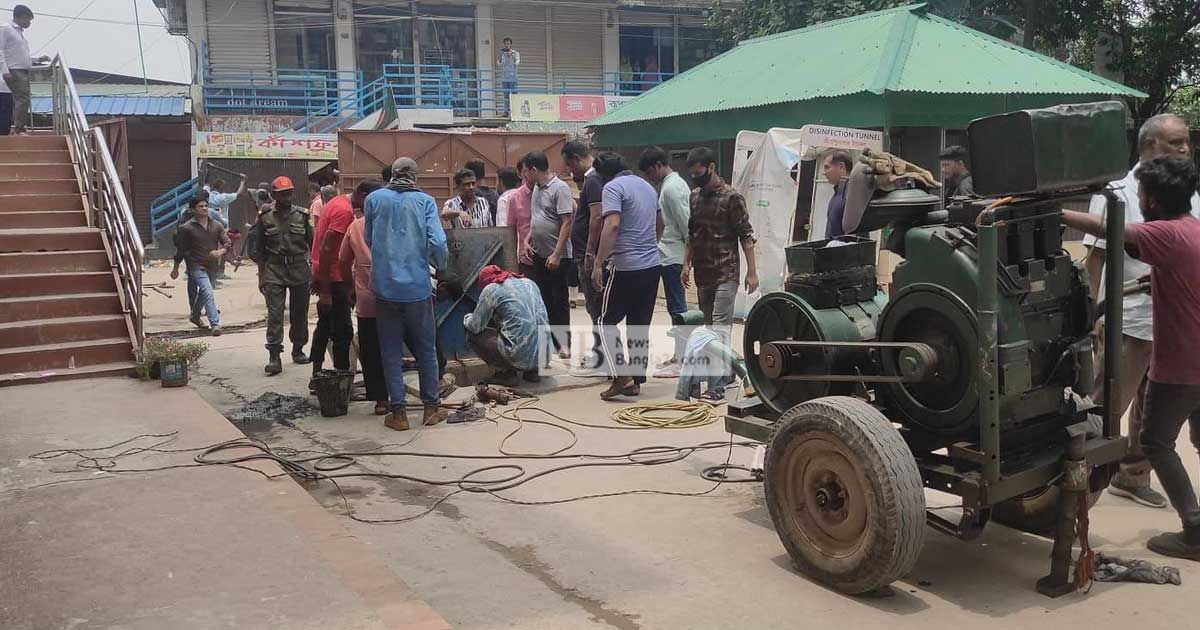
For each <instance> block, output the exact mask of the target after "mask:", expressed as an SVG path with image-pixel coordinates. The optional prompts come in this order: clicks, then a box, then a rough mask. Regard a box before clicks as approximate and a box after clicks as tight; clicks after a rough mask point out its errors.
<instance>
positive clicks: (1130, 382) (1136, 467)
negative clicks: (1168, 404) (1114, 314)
mask: <svg viewBox="0 0 1200 630" xmlns="http://www.w3.org/2000/svg"><path fill="white" fill-rule="evenodd" d="M1097 330H1098V333H1099V334H1098V335H1097V343H1096V347H1097V348H1098V351H1097V353H1096V366H1097V367H1098V368H1099V369H1097V370H1096V380H1095V382H1094V385H1093V387H1092V396H1093V397H1094V398H1097V399H1098V398H1099V397H1100V396H1102V395H1103V393H1104V350H1105V349H1104V325H1103V324H1101V325H1100V326H1099V327H1098V329H1097ZM1153 346H1154V344H1153V342H1150V341H1147V340H1145V339H1138V338H1137V337H1130V336H1129V335H1121V349H1120V352H1121V354H1120V357H1121V383H1120V391H1119V392H1117V408H1118V409H1120V410H1121V412H1122V413H1124V412H1125V410H1126V409H1128V410H1129V415H1128V418H1129V428H1128V429H1127V430H1126V432H1125V435H1127V436H1129V452H1128V453H1127V454H1126V455H1125V457H1124V459H1122V460H1121V471H1120V473H1118V475H1117V479H1116V480H1115V483H1117V484H1118V485H1121V486H1124V487H1134V488H1146V487H1149V486H1150V461H1149V460H1147V459H1146V454H1145V453H1143V452H1142V445H1141V442H1140V441H1139V439H1138V436H1139V435H1141V433H1142V417H1143V413H1142V412H1143V407H1144V406H1145V384H1146V370H1147V369H1149V367H1150V350H1151V348H1153ZM1130 403H1132V405H1131V404H1130Z"/></svg>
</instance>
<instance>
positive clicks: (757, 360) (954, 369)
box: [726, 102, 1129, 597]
mask: <svg viewBox="0 0 1200 630" xmlns="http://www.w3.org/2000/svg"><path fill="white" fill-rule="evenodd" d="M968 134H969V144H970V150H971V156H972V162H973V169H972V174H973V176H974V183H975V189H976V191H977V193H978V194H979V195H981V196H982V197H983V198H981V199H966V200H956V202H955V203H952V204H948V209H946V210H938V207H939V205H940V204H939V198H938V197H937V196H935V195H933V194H930V193H929V192H927V191H926V190H925V188H926V185H925V184H926V183H927V182H930V181H931V179H930V178H929V177H928V172H926V171H924V170H923V169H920V168H914V167H912V166H911V165H909V164H907V163H906V162H904V161H903V160H900V159H897V158H894V157H893V156H890V155H888V154H870V153H868V154H867V155H866V156H864V160H863V163H860V164H858V165H856V166H855V168H854V169H853V171H852V173H851V175H850V181H849V183H848V193H847V203H846V218H845V224H846V228H847V232H848V233H852V234H867V233H869V232H872V231H876V230H881V229H882V230H884V233H885V234H886V235H887V236H886V237H885V239H886V240H885V243H886V248H887V249H889V250H891V251H892V252H895V253H897V254H898V255H900V256H901V257H902V258H903V262H901V263H900V264H899V265H898V266H897V267H896V269H895V272H894V274H893V285H892V287H891V292H890V297H889V295H888V294H885V293H884V292H882V291H881V290H880V289H879V287H878V285H877V282H876V271H875V267H874V265H875V251H876V244H875V242H874V241H871V240H869V239H867V238H863V237H862V236H846V237H842V238H840V239H837V240H838V242H837V243H830V242H828V241H816V242H809V243H802V244H798V245H793V246H790V247H788V249H787V251H786V253H787V263H788V273H789V276H788V278H787V282H786V284H785V291H781V292H776V293H771V294H768V295H766V296H763V297H762V298H761V299H760V300H759V301H758V302H757V303H756V304H755V305H754V307H753V308H752V309H751V311H750V313H749V315H748V316H747V319H746V327H745V348H744V356H745V357H746V363H747V366H748V368H749V376H750V381H751V383H752V384H753V386H754V390H755V393H756V397H753V398H748V399H746V400H744V401H742V402H740V403H735V404H731V405H730V408H729V415H728V416H727V417H726V429H727V430H728V431H729V432H730V433H733V434H736V435H739V436H742V437H746V438H750V439H754V440H758V441H762V442H765V443H766V444H767V445H768V446H767V455H766V462H765V490H766V500H767V505H768V509H769V511H770V513H771V519H772V521H773V522H774V525H775V529H776V532H777V533H778V534H779V537H780V539H781V540H782V541H783V545H784V547H786V548H787V551H788V553H789V554H790V555H791V557H792V559H793V561H794V562H795V563H796V565H797V567H798V568H799V569H800V570H802V571H803V572H804V573H806V574H807V575H809V576H810V577H812V578H814V579H816V580H818V581H820V582H823V583H826V584H828V585H830V586H832V587H834V588H836V589H838V590H841V591H843V592H846V593H851V594H858V593H865V592H869V591H872V590H874V589H877V588H880V587H883V586H886V585H887V584H890V583H891V582H893V581H895V580H897V579H899V578H900V577H901V576H903V575H905V574H906V573H907V572H908V571H909V570H911V569H912V567H913V565H914V564H915V563H916V560H917V556H918V554H919V553H920V550H921V547H922V545H923V542H924V539H925V532H926V525H927V524H928V525H929V526H930V527H932V528H934V529H936V530H938V531H940V532H943V533H946V534H949V535H953V536H957V537H959V538H961V539H963V540H969V539H971V538H974V537H976V536H978V535H979V533H980V532H981V530H982V528H983V527H984V525H985V524H987V523H988V521H989V520H995V521H997V522H1000V523H1002V524H1004V525H1008V526H1011V527H1015V528H1018V529H1021V530H1024V531H1028V532H1031V533H1036V534H1041V535H1048V536H1050V537H1052V538H1053V540H1054V545H1053V551H1052V553H1051V569H1050V573H1049V575H1047V576H1046V577H1044V578H1042V579H1041V580H1039V581H1038V583H1037V589H1038V591H1039V592H1042V593H1044V594H1046V595H1049V596H1052V597H1057V596H1059V595H1062V594H1065V593H1068V592H1071V591H1073V590H1074V589H1075V581H1074V579H1073V576H1072V572H1071V566H1072V554H1071V547H1072V544H1073V543H1074V542H1075V540H1076V524H1077V520H1079V519H1086V510H1087V508H1088V507H1089V506H1090V505H1091V504H1092V503H1093V502H1094V501H1095V499H1096V497H1097V496H1098V494H1099V492H1100V491H1102V490H1103V489H1104V488H1105V487H1106V486H1107V485H1108V481H1109V478H1110V477H1111V475H1112V473H1113V472H1114V468H1113V467H1114V465H1115V462H1117V461H1118V460H1119V459H1120V458H1121V457H1122V456H1123V455H1124V454H1125V451H1126V441H1125V439H1124V438H1122V437H1121V431H1120V417H1121V414H1122V411H1123V410H1120V409H1114V408H1113V405H1111V404H1108V402H1109V401H1111V400H1113V399H1114V398H1113V397H1114V396H1115V395H1116V391H1117V387H1116V383H1117V382H1118V379H1119V376H1120V375H1119V374H1118V372H1117V370H1118V363H1117V359H1118V357H1117V355H1116V353H1106V355H1105V366H1104V368H1105V372H1104V373H1105V375H1106V376H1105V387H1104V388H1103V392H1092V391H1091V390H1092V384H1093V379H1094V378H1095V369H1096V368H1095V366H1094V365H1093V344H1092V340H1091V338H1090V337H1089V333H1090V331H1091V330H1092V327H1093V325H1094V323H1095V321H1096V313H1095V305H1094V304H1093V301H1092V299H1091V296H1090V294H1089V291H1088V278H1087V273H1086V271H1085V270H1084V269H1083V267H1082V266H1081V265H1080V264H1077V263H1075V262H1074V261H1072V259H1071V257H1070V256H1069V255H1068V254H1067V252H1066V251H1064V249H1063V246H1062V233H1063V226H1062V223H1061V210H1060V209H1061V208H1062V205H1063V203H1064V202H1066V201H1068V200H1078V199H1084V200H1086V199H1088V198H1090V196H1091V195H1093V194H1097V193H1101V194H1104V195H1105V196H1106V197H1107V199H1108V201H1109V211H1108V218H1107V250H1106V251H1107V269H1108V273H1107V274H1106V277H1107V280H1106V295H1108V296H1120V295H1121V294H1122V282H1121V279H1122V273H1121V268H1122V251H1123V248H1122V246H1121V243H1122V234H1123V226H1122V223H1123V220H1124V216H1125V213H1124V210H1123V208H1122V207H1121V205H1120V204H1121V201H1120V200H1119V199H1118V198H1117V197H1116V196H1115V195H1114V194H1112V192H1111V191H1106V190H1105V188H1106V185H1107V183H1108V182H1110V181H1113V180H1116V179H1119V178H1120V177H1122V176H1123V175H1124V173H1125V171H1126V170H1127V164H1126V159H1127V156H1128V155H1129V153H1128V148H1127V140H1126V135H1125V108H1124V106H1123V105H1121V104H1120V103H1116V102H1107V103H1093V104H1085V105H1069V106H1059V107H1053V108H1048V109H1040V110H1027V111H1021V112H1014V113H1009V114H1004V115H1000V116H992V117H988V118H982V119H978V120H975V121H973V122H972V123H971V124H970V126H969V128H968ZM1104 315H1105V317H1106V326H1105V341H1106V344H1107V347H1109V348H1118V347H1120V344H1119V339H1120V335H1121V300H1120V299H1117V298H1114V299H1109V300H1107V303H1106V308H1105V314H1104ZM1101 394H1103V396H1102V401H1103V402H1104V403H1105V404H1104V405H1103V406H1097V405H1095V404H1093V403H1092V402H1091V399H1090V398H1089V396H1093V395H1095V396H1097V397H1098V398H1099V397H1100V395H1101ZM925 488H931V489H935V490H939V491H942V492H947V493H950V494H953V495H957V496H958V497H961V499H962V506H961V510H962V516H961V518H959V519H958V520H957V522H955V521H952V520H950V519H948V518H945V517H944V516H942V515H941V514H939V511H938V510H928V511H927V509H926V503H925V494H924V489H925ZM942 514H944V512H942Z"/></svg>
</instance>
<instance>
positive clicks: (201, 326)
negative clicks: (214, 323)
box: [188, 315, 208, 330]
mask: <svg viewBox="0 0 1200 630" xmlns="http://www.w3.org/2000/svg"><path fill="white" fill-rule="evenodd" d="M188 321H189V322H192V324H193V325H195V326H196V328H199V329H201V330H208V324H205V323H204V322H202V321H200V316H199V315H192V316H191V317H189V318H188Z"/></svg>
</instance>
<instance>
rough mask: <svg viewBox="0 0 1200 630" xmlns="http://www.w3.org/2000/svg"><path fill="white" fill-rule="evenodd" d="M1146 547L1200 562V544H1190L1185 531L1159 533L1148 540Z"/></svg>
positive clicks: (1164, 553) (1169, 555)
mask: <svg viewBox="0 0 1200 630" xmlns="http://www.w3.org/2000/svg"><path fill="white" fill-rule="evenodd" d="M1146 548H1147V549H1149V550H1150V551H1153V552H1154V553H1157V554H1159V555H1163V556H1167V557H1170V558H1182V559H1184V560H1195V561H1197V562H1200V544H1197V545H1193V544H1188V542H1187V540H1185V539H1184V536H1183V532H1177V533H1171V534H1159V535H1157V536H1154V537H1152V538H1150V540H1147V541H1146Z"/></svg>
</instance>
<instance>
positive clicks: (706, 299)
mask: <svg viewBox="0 0 1200 630" xmlns="http://www.w3.org/2000/svg"><path fill="white" fill-rule="evenodd" d="M737 292H738V283H737V281H736V280H731V281H729V282H722V283H720V284H715V285H712V286H708V287H701V286H697V287H696V297H697V298H698V299H699V302H700V310H701V311H703V312H704V323H705V325H707V326H709V327H711V328H712V329H713V330H714V331H716V332H717V334H718V335H720V336H721V342H722V343H724V344H725V345H729V344H730V340H731V339H732V335H733V302H734V299H736V298H737ZM732 380H733V379H732V377H726V378H724V379H722V380H721V381H720V382H719V383H718V384H717V385H716V386H715V387H710V388H709V391H711V392H714V393H717V394H723V393H725V386H726V385H728V384H729V383H730V382H731V381H732Z"/></svg>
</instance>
